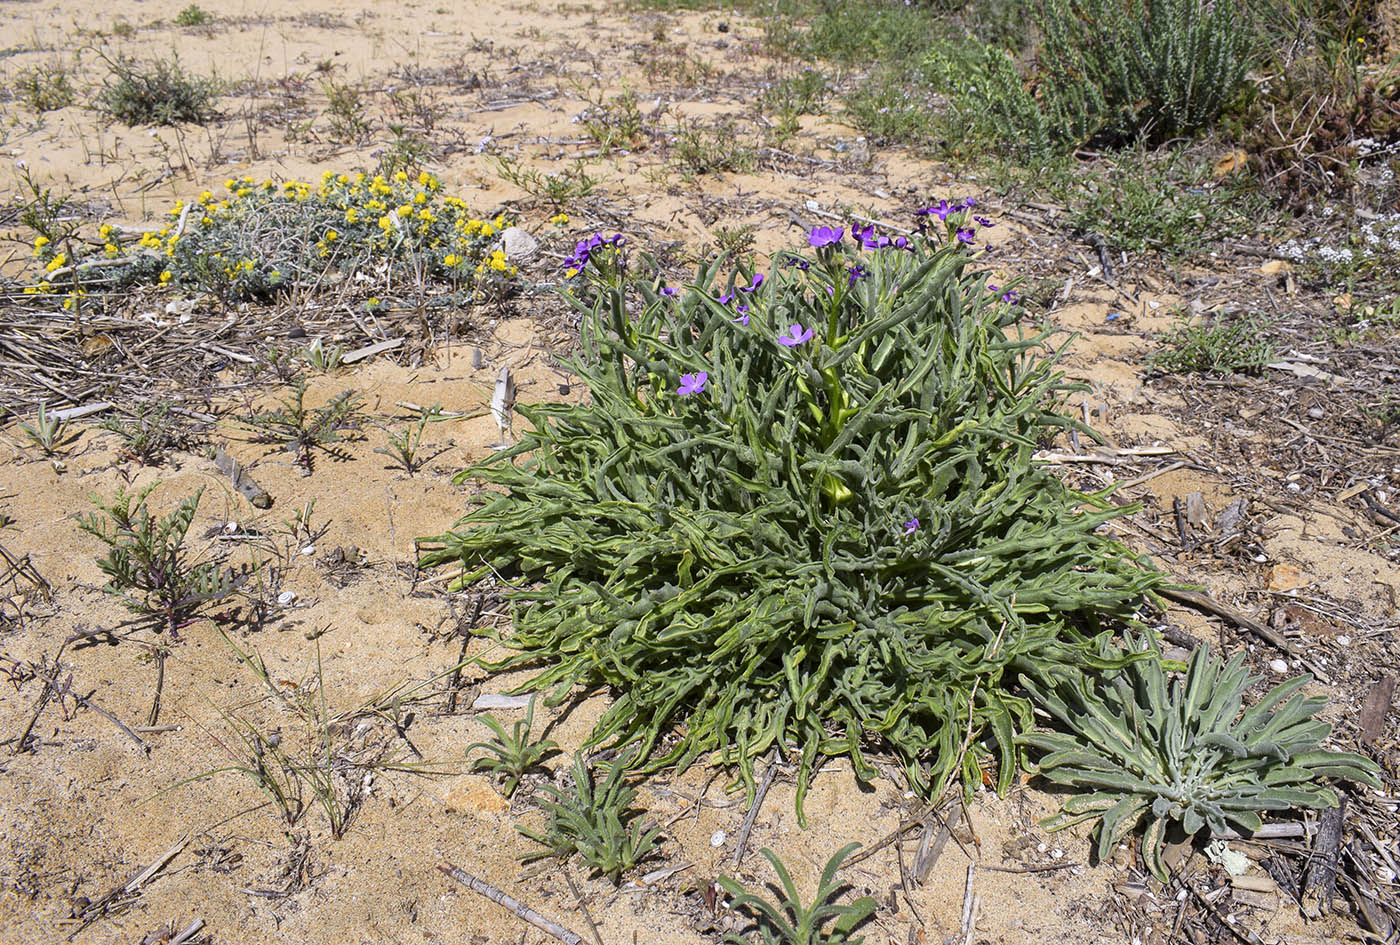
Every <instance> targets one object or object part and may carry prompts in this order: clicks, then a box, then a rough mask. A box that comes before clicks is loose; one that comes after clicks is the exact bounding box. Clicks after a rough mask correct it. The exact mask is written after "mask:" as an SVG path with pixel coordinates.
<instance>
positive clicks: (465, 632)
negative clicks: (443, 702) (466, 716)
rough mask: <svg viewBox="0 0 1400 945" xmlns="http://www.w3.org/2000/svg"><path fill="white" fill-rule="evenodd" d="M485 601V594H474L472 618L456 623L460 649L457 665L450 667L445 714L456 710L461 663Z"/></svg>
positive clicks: (460, 678)
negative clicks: (450, 673) (465, 621)
mask: <svg viewBox="0 0 1400 945" xmlns="http://www.w3.org/2000/svg"><path fill="white" fill-rule="evenodd" d="M485 602H486V595H485V594H484V593H478V594H477V595H476V606H475V609H474V610H473V611H472V619H471V620H470V621H469V622H468V623H467V626H465V627H463V626H462V625H461V624H458V625H457V630H458V632H459V633H461V634H462V651H461V652H460V653H458V654H457V665H456V666H454V667H453V668H452V677H451V678H450V679H449V680H448V681H447V714H448V715H451V714H453V713H454V712H456V711H457V686H458V685H459V684H460V683H461V681H462V664H463V663H464V662H466V659H467V645H468V644H469V643H470V642H471V639H472V635H471V631H473V630H475V629H476V627H477V621H478V620H480V619H481V607H482V605H483V604H484V603H485Z"/></svg>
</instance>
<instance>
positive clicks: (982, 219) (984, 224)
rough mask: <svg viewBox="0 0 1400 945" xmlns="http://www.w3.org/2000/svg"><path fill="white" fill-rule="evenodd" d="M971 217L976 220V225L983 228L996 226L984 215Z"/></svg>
mask: <svg viewBox="0 0 1400 945" xmlns="http://www.w3.org/2000/svg"><path fill="white" fill-rule="evenodd" d="M972 219H974V220H976V221H977V225H978V226H980V227H983V228H986V227H992V226H996V224H995V223H993V222H992V221H991V220H988V219H987V218H986V217H973V218H972Z"/></svg>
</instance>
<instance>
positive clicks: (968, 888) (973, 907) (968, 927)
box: [958, 863, 977, 945]
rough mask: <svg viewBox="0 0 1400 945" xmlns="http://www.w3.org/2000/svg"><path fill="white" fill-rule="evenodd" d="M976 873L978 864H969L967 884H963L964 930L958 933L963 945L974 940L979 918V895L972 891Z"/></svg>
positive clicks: (967, 944)
mask: <svg viewBox="0 0 1400 945" xmlns="http://www.w3.org/2000/svg"><path fill="white" fill-rule="evenodd" d="M976 875H977V864H976V863H969V864H967V884H966V885H965V886H963V910H962V932H961V933H960V934H959V935H958V941H959V942H961V943H963V945H969V943H970V942H971V941H972V926H973V923H974V922H975V921H976V918H977V917H976V913H977V897H976V896H975V895H973V892H972V880H973V877H974V876H976Z"/></svg>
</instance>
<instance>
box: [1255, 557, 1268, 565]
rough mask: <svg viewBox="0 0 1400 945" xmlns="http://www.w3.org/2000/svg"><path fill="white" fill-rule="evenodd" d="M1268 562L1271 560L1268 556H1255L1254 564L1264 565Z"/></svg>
mask: <svg viewBox="0 0 1400 945" xmlns="http://www.w3.org/2000/svg"><path fill="white" fill-rule="evenodd" d="M1268 560H1269V556H1268V555H1255V556H1254V562H1255V563H1256V564H1263V563H1264V562H1265V561H1268Z"/></svg>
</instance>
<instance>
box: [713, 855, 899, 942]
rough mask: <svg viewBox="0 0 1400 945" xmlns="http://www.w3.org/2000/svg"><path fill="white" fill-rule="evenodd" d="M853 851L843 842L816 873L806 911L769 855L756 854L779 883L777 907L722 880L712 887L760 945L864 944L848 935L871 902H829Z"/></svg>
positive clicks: (872, 905)
mask: <svg viewBox="0 0 1400 945" xmlns="http://www.w3.org/2000/svg"><path fill="white" fill-rule="evenodd" d="M859 846H860V844H859V843H848V844H846V845H845V846H844V847H842V848H841V849H839V850H837V851H836V852H835V853H834V854H832V857H831V859H830V860H828V861H827V864H826V868H825V869H823V870H822V875H821V879H820V880H819V881H818V883H817V891H816V893H815V895H814V896H813V898H812V904H811V905H810V906H804V905H802V897H801V896H800V895H799V894H798V892H797V886H796V885H795V884H794V883H793V881H792V875H791V874H790V873H789V872H788V870H787V867H786V866H784V865H783V861H782V860H780V859H778V857H777V855H776V854H775V853H774V852H773V851H772V850H768V849H764V850H761V851H760V852H761V853H762V854H763V855H764V856H765V857H767V858H768V862H769V863H772V864H773V870H774V871H775V872H776V873H777V874H778V880H779V881H780V882H781V883H782V890H781V891H782V894H783V901H782V902H780V903H773V902H770V901H769V900H767V899H765V898H763V897H762V896H756V895H753V894H752V893H750V892H748V891H747V890H746V889H744V887H743V886H741V885H739V884H738V883H737V882H735V881H734V880H733V879H731V878H729V877H728V876H721V877H720V878H719V880H718V883H719V886H720V888H722V889H723V890H724V891H725V892H727V893H728V894H729V895H730V896H732V897H733V899H732V900H731V906H732V907H733V908H735V909H744V910H747V911H748V912H749V913H750V914H751V915H753V917H754V918H755V919H756V920H757V922H758V928H759V934H760V935H762V936H763V945H860V943H861V942H863V941H865V939H864V938H851V937H850V935H851V931H852V930H853V929H854V928H855V927H856V926H857V925H859V924H860V923H862V922H864V921H865V920H866V919H867V918H868V917H869V916H870V914H871V913H873V912H874V911H875V908H876V905H877V904H876V902H875V900H874V899H871V898H870V897H868V896H866V897H864V898H861V899H857V900H855V901H854V902H852V903H849V904H848V905H844V906H843V905H838V904H837V903H836V902H835V901H834V900H835V899H836V894H837V893H839V892H840V891H841V884H840V883H837V882H836V871H837V870H839V869H840V868H841V863H842V861H844V860H845V859H846V857H848V856H850V855H851V853H852V851H854V850H855V849H856V848H857V847H859ZM833 920H834V921H833ZM828 922H831V923H832V925H831V930H830V931H829V932H823V931H822V928H823V926H825V925H826V924H827V923H828ZM724 940H725V941H726V942H730V943H733V945H747V942H746V941H745V940H744V939H742V938H740V937H739V936H737V935H735V934H733V933H730V934H728V935H726V936H725V937H724Z"/></svg>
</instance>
